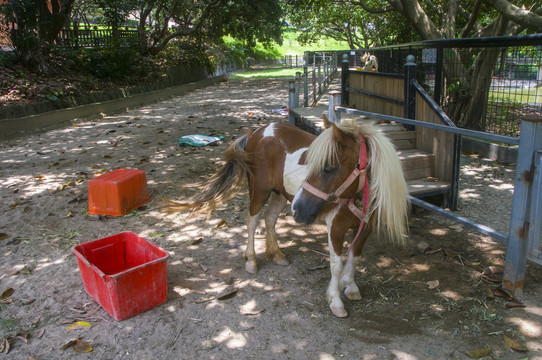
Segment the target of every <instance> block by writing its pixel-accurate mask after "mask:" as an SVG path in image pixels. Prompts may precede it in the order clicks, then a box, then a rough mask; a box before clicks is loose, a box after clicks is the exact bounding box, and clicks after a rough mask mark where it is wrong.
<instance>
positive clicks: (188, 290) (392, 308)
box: [0, 80, 542, 360]
mask: <svg viewBox="0 0 542 360" xmlns="http://www.w3.org/2000/svg"><path fill="white" fill-rule="evenodd" d="M286 104H287V81H286V80H229V81H227V82H223V83H220V84H217V85H215V86H212V87H209V88H205V89H201V90H197V91H194V92H192V93H190V94H187V95H184V96H181V97H178V98H172V99H170V100H167V101H163V102H160V103H157V104H154V105H149V106H144V107H141V108H137V109H133V110H130V111H128V112H126V113H123V114H120V115H115V116H107V117H104V118H102V119H99V120H93V121H84V122H79V123H77V124H76V125H74V126H70V127H67V128H64V129H60V130H54V131H50V132H47V133H44V134H40V135H32V136H26V137H24V138H18V139H12V140H7V141H3V142H1V143H0V149H1V152H0V199H1V202H0V256H1V261H0V293H3V295H2V299H1V303H0V340H1V341H2V342H1V343H0V350H2V351H0V359H72V358H80V359H148V360H151V359H250V358H256V359H320V360H324V359H326V360H327V359H365V360H369V359H404V360H412V359H468V358H471V357H473V356H474V357H476V355H477V356H478V357H481V355H483V354H484V352H483V351H484V350H485V351H486V353H487V355H486V356H485V357H484V358H485V359H542V269H541V267H540V266H538V265H534V264H530V265H529V267H528V271H527V278H526V282H525V292H524V298H522V299H516V300H520V301H521V302H522V304H524V305H525V307H510V306H511V305H514V304H515V303H514V302H513V301H511V300H510V299H506V298H504V297H502V296H503V295H505V294H500V293H499V292H498V291H497V290H493V289H494V288H496V287H497V286H498V282H499V279H500V277H501V276H502V275H501V274H500V273H499V271H502V266H503V263H504V257H505V253H504V250H505V247H504V246H503V244H500V243H498V242H496V241H494V240H492V239H491V238H489V237H486V236H482V235H480V234H477V233H475V232H473V231H471V230H469V229H467V228H464V227H463V226H460V225H457V224H455V223H453V222H450V221H448V220H445V219H443V218H441V217H439V216H437V215H433V214H431V213H428V212H426V211H424V210H420V209H418V210H414V211H413V213H412V216H411V218H410V235H409V240H410V241H409V243H410V245H409V246H407V247H406V248H396V247H393V246H391V245H390V244H388V243H387V242H386V241H384V240H382V239H378V237H376V236H373V237H372V238H371V239H370V241H369V242H368V244H367V245H366V247H365V251H364V254H363V261H362V262H361V264H360V265H359V267H358V268H357V275H356V279H357V284H358V286H359V287H360V289H361V293H362V296H363V298H362V300H360V301H349V300H346V299H344V301H345V306H346V310H347V311H348V312H349V316H348V317H347V318H344V319H339V318H336V317H334V316H333V315H332V314H331V312H330V311H329V309H328V306H327V303H326V300H325V292H326V288H327V285H328V281H329V278H330V272H329V263H328V261H327V259H326V253H327V252H328V249H327V240H326V239H327V237H326V231H325V228H324V226H322V225H313V226H301V225H298V224H296V223H295V222H294V221H293V219H292V218H291V216H289V213H290V211H289V209H288V208H286V209H285V210H284V216H282V217H281V218H280V219H279V223H278V226H277V231H278V235H279V236H280V245H281V248H282V249H283V251H284V253H285V254H286V256H287V257H288V259H289V261H290V265H288V266H279V265H276V264H274V263H273V262H270V261H268V260H267V259H266V258H265V254H264V249H263V245H264V234H263V231H261V230H260V231H259V233H258V235H257V245H258V247H257V253H258V261H259V268H260V269H259V272H258V273H257V274H256V275H250V274H248V273H246V272H245V270H244V263H243V252H244V247H245V241H246V230H245V216H246V209H247V199H246V196H245V195H244V194H241V195H239V196H237V197H236V198H234V199H232V200H231V201H230V202H228V203H226V204H224V205H223V206H221V207H219V208H218V209H217V210H216V211H215V212H214V213H213V214H212V216H211V217H210V219H209V220H208V221H207V219H206V217H205V216H193V217H188V214H186V213H181V214H174V215H166V214H164V213H163V212H161V211H160V210H159V209H158V205H159V203H160V201H161V199H162V198H181V197H184V196H188V195H191V194H193V193H194V192H195V191H197V189H194V188H193V187H190V186H189V185H190V184H193V183H195V182H197V181H200V180H203V179H205V178H206V177H208V176H209V175H210V174H212V173H214V172H215V171H216V170H217V168H218V167H219V166H220V164H221V161H222V160H221V159H222V157H221V154H222V151H223V150H224V149H225V148H226V146H227V144H228V143H229V142H230V141H231V140H232V139H234V138H236V137H238V136H239V135H241V134H243V133H244V131H245V130H246V129H248V128H255V127H257V126H259V125H262V124H266V123H269V122H271V121H287V119H286V118H285V117H283V116H281V115H276V114H273V113H272V110H273V109H278V108H281V107H282V106H284V105H286ZM189 134H206V135H223V136H224V137H225V139H224V142H223V143H222V144H220V145H218V146H207V147H203V148H190V147H179V146H177V140H178V139H179V137H181V136H183V135H189ZM463 161H464V170H463V174H462V184H461V186H462V191H461V196H462V199H461V206H462V211H461V214H463V215H472V217H473V218H474V219H475V220H477V221H486V223H487V222H489V225H493V226H495V227H497V228H498V229H499V230H501V231H506V224H507V222H508V217H507V216H509V215H508V214H509V204H510V198H511V188H510V182H511V179H512V177H513V167H512V166H505V165H502V164H496V163H492V162H489V161H484V160H482V159H478V158H477V157H473V156H470V157H464V159H463ZM117 168H137V169H141V170H144V171H145V173H146V176H147V182H148V187H149V192H150V196H151V198H152V201H151V202H149V203H147V204H146V205H144V206H143V207H142V208H140V209H138V210H136V211H133V212H131V213H130V214H128V215H126V216H122V217H111V216H98V215H89V214H87V209H88V191H87V189H88V188H87V186H88V185H87V184H88V180H89V179H91V178H93V177H95V176H97V175H100V174H102V173H105V172H107V171H110V170H113V169H117ZM487 191H493V192H492V193H487ZM123 231H133V232H135V233H137V234H138V235H140V236H143V237H145V238H147V239H148V240H150V241H152V242H153V243H155V244H157V245H159V246H160V247H162V248H163V249H165V250H167V251H168V252H169V254H170V258H169V260H168V263H167V264H168V265H167V275H168V299H167V301H166V303H165V304H163V305H160V306H158V307H155V308H153V309H151V310H149V311H146V312H143V313H141V314H138V315H136V316H134V317H131V318H129V319H127V320H124V321H121V322H117V321H115V320H114V319H113V318H112V317H111V316H110V315H109V314H108V313H107V312H105V310H103V309H102V308H101V307H99V305H97V303H95V302H94V301H93V300H92V298H91V297H90V296H89V295H88V294H87V293H86V292H85V290H84V288H83V283H82V280H81V277H80V273H79V268H78V265H77V262H76V258H75V256H74V255H73V254H72V247H73V246H74V245H76V244H79V243H82V242H86V241H90V240H94V239H99V238H103V237H106V236H109V235H113V234H117V233H120V232H123ZM10 289H12V290H10ZM225 294H230V295H229V296H225V297H222V295H225ZM76 321H85V322H87V323H89V324H90V325H91V326H90V327H83V328H76V329H71V327H70V325H71V324H73V323H74V322H76ZM77 338H79V339H80V340H81V341H82V342H79V344H78V345H79V346H77V345H76V346H75V347H72V346H69V345H70V344H71V343H70V341H71V340H73V339H77ZM7 344H9V348H8V345H7ZM86 346H87V347H86ZM88 346H90V347H88ZM522 346H525V347H526V349H524V350H527V351H517V350H521V347H522ZM513 348H516V349H517V350H513ZM76 350H77V351H79V352H83V351H86V350H91V351H90V352H88V353H78V352H76ZM476 350H481V351H480V352H479V353H478V354H475V353H472V352H470V353H469V354H470V357H469V355H467V352H469V351H476Z"/></svg>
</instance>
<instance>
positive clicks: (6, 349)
mask: <svg viewBox="0 0 542 360" xmlns="http://www.w3.org/2000/svg"><path fill="white" fill-rule="evenodd" d="M11 340H12V338H5V339H4V340H3V341H2V348H0V351H1V352H3V353H4V354H7V353H9V351H10V350H11Z"/></svg>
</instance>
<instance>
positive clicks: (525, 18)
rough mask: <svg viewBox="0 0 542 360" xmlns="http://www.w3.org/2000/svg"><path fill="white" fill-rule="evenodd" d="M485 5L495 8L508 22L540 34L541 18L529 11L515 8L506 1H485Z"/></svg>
mask: <svg viewBox="0 0 542 360" xmlns="http://www.w3.org/2000/svg"><path fill="white" fill-rule="evenodd" d="M485 1H486V3H487V4H489V5H490V6H492V7H493V8H495V10H497V11H498V12H500V13H501V14H502V15H503V16H504V17H506V18H507V19H508V20H510V21H513V22H515V23H516V24H519V25H521V26H524V27H526V28H528V29H531V30H534V31H537V32H542V16H539V15H537V14H535V13H533V12H531V11H529V10H526V9H524V8H523V9H522V8H520V7H517V6H515V5H513V4H511V3H509V2H508V1H506V0H485Z"/></svg>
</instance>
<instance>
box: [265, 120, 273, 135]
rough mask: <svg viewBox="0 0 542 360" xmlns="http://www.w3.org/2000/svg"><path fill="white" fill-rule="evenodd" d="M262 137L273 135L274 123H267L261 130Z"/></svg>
mask: <svg viewBox="0 0 542 360" xmlns="http://www.w3.org/2000/svg"><path fill="white" fill-rule="evenodd" d="M263 137H275V123H272V124H269V126H267V127H266V128H265V130H264V131H263Z"/></svg>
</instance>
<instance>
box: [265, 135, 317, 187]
mask: <svg viewBox="0 0 542 360" xmlns="http://www.w3.org/2000/svg"><path fill="white" fill-rule="evenodd" d="M266 131H267V130H266ZM305 151H307V148H301V149H299V150H297V151H295V152H294V153H292V154H286V159H284V174H283V175H282V179H283V182H284V189H285V190H286V192H287V193H288V194H289V195H294V194H295V193H297V191H298V190H299V188H300V187H301V183H302V182H303V180H305V179H306V178H307V166H306V165H299V159H300V158H301V155H303V153H304V152H305Z"/></svg>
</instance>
